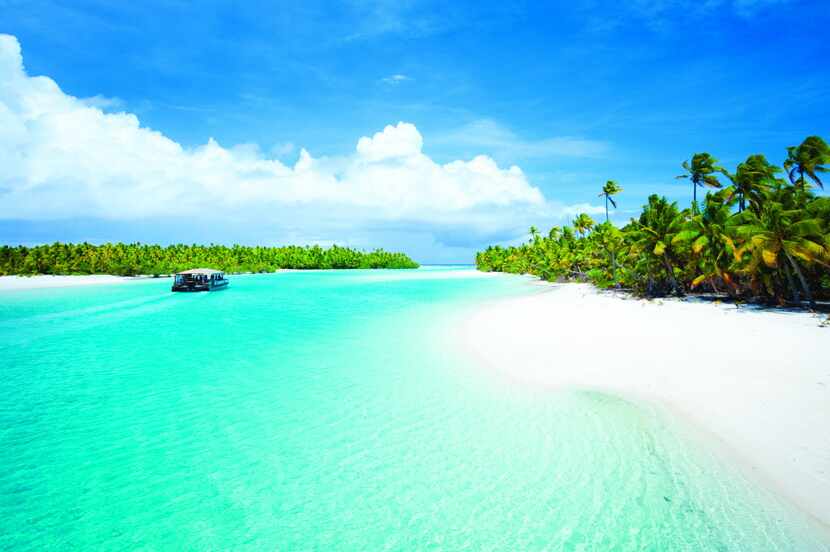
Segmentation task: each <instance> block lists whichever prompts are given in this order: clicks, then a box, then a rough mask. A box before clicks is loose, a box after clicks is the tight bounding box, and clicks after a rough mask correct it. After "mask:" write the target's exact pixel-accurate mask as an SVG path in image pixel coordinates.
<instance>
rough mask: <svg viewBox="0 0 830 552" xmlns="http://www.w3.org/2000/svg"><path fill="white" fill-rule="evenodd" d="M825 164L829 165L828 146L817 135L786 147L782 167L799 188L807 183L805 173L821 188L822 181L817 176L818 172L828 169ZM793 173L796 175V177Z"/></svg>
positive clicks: (822, 187) (822, 185)
mask: <svg viewBox="0 0 830 552" xmlns="http://www.w3.org/2000/svg"><path fill="white" fill-rule="evenodd" d="M825 165H830V146H828V145H827V142H825V141H824V140H822V139H821V138H820V137H818V136H808V137H807V138H805V139H804V141H803V142H801V144H799V145H798V146H790V147H788V148H787V160H786V161H784V169H785V170H786V171H787V176H789V177H790V182H792V183H793V184H796V185H798V186H799V187H801V188H805V187H806V185H807V180H806V179H805V178H804V175H807V176H809V177H810V180H812V181H813V182H815V183H816V184H818V185H819V187H820V188H821V189H822V190H823V189H824V183H823V182H822V181H821V179H820V178H819V177H818V173H823V172H828V171H830V169H828V168H827V167H826V166H825ZM795 175H798V178H796V177H795Z"/></svg>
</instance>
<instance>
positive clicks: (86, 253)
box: [0, 242, 418, 276]
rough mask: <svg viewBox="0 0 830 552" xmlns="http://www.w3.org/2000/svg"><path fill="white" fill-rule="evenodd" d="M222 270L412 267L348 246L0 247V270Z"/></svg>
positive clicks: (393, 256) (399, 257)
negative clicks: (206, 268) (197, 268)
mask: <svg viewBox="0 0 830 552" xmlns="http://www.w3.org/2000/svg"><path fill="white" fill-rule="evenodd" d="M196 267H210V268H215V269H218V270H223V271H225V272H229V273H232V272H274V271H275V270H278V269H281V268H290V269H331V268H417V267H418V263H416V262H415V261H413V260H412V259H410V258H409V257H408V256H406V255H404V254H403V253H391V252H388V251H384V250H382V249H377V250H375V251H370V252H364V251H358V250H356V249H350V248H347V247H339V246H336V245H334V246H331V247H328V248H323V247H320V246H316V245H315V246H307V247H299V246H287V247H259V246H256V247H247V246H242V245H234V246H231V247H227V246H223V245H207V246H204V245H183V244H176V245H169V246H166V247H162V246H160V245H147V244H141V243H130V244H124V243H106V244H103V245H92V244H89V243H77V244H72V243H60V242H57V243H53V244H51V245H39V246H36V247H25V246H16V247H12V246H2V247H0V275H12V274H19V275H34V274H114V275H119V276H135V275H139V274H147V275H155V276H159V275H163V274H172V273H175V272H181V271H182V270H187V269H189V268H196Z"/></svg>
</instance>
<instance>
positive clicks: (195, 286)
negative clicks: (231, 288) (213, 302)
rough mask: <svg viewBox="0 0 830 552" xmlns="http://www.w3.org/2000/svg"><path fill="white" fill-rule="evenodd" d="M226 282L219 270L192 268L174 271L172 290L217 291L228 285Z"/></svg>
mask: <svg viewBox="0 0 830 552" xmlns="http://www.w3.org/2000/svg"><path fill="white" fill-rule="evenodd" d="M228 283H229V282H228V279H227V278H225V273H224V272H222V271H221V270H214V269H212V268H193V269H191V270H185V271H184V272H178V273H176V276H175V277H174V279H173V291H217V290H220V289H225V288H226V287H228Z"/></svg>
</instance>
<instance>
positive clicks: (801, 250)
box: [731, 200, 830, 305]
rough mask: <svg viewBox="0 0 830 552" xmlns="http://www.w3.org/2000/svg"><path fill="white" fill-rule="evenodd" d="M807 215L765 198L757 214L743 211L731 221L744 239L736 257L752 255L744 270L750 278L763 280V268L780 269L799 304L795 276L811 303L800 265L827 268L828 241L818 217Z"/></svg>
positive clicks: (811, 303) (807, 213)
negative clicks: (744, 253) (745, 252)
mask: <svg viewBox="0 0 830 552" xmlns="http://www.w3.org/2000/svg"><path fill="white" fill-rule="evenodd" d="M810 214H811V213H809V212H805V211H804V210H802V209H786V208H785V206H784V205H783V204H782V203H780V202H778V201H773V200H768V201H767V202H766V203H764V207H763V209H762V210H761V212H760V214H755V213H753V212H752V211H744V212H743V213H741V214H740V215H736V216H735V217H733V220H732V221H731V223H732V224H733V225H734V227H735V234H736V235H737V236H738V237H739V238H741V239H742V240H743V242H744V245H743V246H742V247H740V248H738V250H737V251H736V258H737V259H738V261H740V260H741V256H742V254H743V252H744V251H749V252H750V253H751V255H752V258H751V260H750V262H749V265H748V267H747V269H746V272H747V273H748V274H749V275H750V277H751V278H753V279H756V280H757V279H759V278H761V279H763V273H762V267H766V268H768V269H772V270H780V271H782V272H783V273H784V276H785V277H786V280H787V282H788V285H789V288H790V290H791V291H792V296H793V300H794V301H795V302H796V303H798V302H800V293H799V289H798V286H797V285H796V280H795V279H794V278H793V275H795V276H796V277H797V281H798V284H799V285H800V287H801V291H802V292H803V293H804V296H805V297H806V298H807V301H809V302H810V305H814V301H813V295H812V291H811V289H810V286H809V284H808V283H807V279H806V278H805V276H804V271H803V270H802V267H811V266H814V265H822V266H824V267H825V268H830V243H828V240H827V237H826V236H825V235H824V230H823V228H822V221H821V219H818V218H807V217H808V216H809V215H810ZM765 285H766V287H767V288H768V289H769V288H770V287H771V286H770V284H769V282H766V283H765Z"/></svg>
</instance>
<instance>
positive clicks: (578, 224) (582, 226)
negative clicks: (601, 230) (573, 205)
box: [573, 213, 594, 238]
mask: <svg viewBox="0 0 830 552" xmlns="http://www.w3.org/2000/svg"><path fill="white" fill-rule="evenodd" d="M573 225H574V229H575V230H576V231H577V232H579V235H580V237H583V238H584V237H585V234H586V233H587V232H589V231H590V230H591V228H593V226H594V219H592V218H591V217H589V216H588V215H587V214H585V213H580V214H579V215H578V216H577V217H576V218H575V219H574V221H573Z"/></svg>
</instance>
